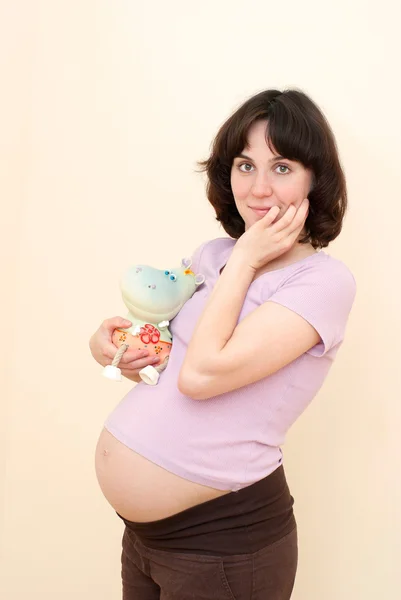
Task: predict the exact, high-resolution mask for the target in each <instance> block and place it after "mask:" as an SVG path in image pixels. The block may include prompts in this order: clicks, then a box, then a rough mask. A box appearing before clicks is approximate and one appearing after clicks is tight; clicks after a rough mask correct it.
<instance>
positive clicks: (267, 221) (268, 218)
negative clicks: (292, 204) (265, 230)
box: [257, 206, 280, 227]
mask: <svg viewBox="0 0 401 600" xmlns="http://www.w3.org/2000/svg"><path fill="white" fill-rule="evenodd" d="M279 212H280V208H279V207H278V206H272V208H271V209H270V210H268V211H267V213H266V214H265V216H264V217H262V218H261V219H260V220H259V221H257V223H262V225H263V226H264V227H268V226H269V225H271V223H273V221H274V219H275V218H276V217H277V215H278V214H279Z"/></svg>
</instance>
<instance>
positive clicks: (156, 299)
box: [103, 258, 205, 385]
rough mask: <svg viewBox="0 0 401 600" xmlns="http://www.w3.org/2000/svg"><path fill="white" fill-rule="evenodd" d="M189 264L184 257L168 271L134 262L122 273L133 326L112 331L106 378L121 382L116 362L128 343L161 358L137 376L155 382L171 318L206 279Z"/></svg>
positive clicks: (167, 350)
mask: <svg viewBox="0 0 401 600" xmlns="http://www.w3.org/2000/svg"><path fill="white" fill-rule="evenodd" d="M191 265H192V261H191V259H190V258H183V259H182V261H181V265H180V266H179V267H178V268H177V269H173V270H171V271H170V270H160V269H155V268H154V267H149V266H147V265H135V266H133V267H131V268H130V269H128V270H127V271H126V272H125V273H124V274H123V276H122V278H121V283H120V287H121V292H122V298H123V301H124V304H125V305H126V307H127V308H128V311H129V312H128V315H127V319H128V320H129V321H131V322H132V326H131V327H130V328H128V329H116V330H115V331H114V334H113V342H114V344H115V345H116V346H119V350H118V351H117V354H116V356H115V358H114V360H113V362H112V364H111V365H108V366H107V367H105V369H104V371H103V374H104V375H105V377H108V378H109V379H114V380H116V381H121V370H120V369H118V368H117V365H118V363H119V361H120V359H121V356H122V355H123V354H124V352H125V350H126V349H127V348H128V347H130V346H131V347H133V348H136V349H144V348H146V350H148V352H149V354H150V356H152V355H153V354H154V355H155V356H158V357H159V358H160V363H159V364H158V365H157V367H152V366H151V365H149V366H147V367H145V368H144V369H141V371H140V372H139V376H140V377H141V379H142V381H144V382H145V383H147V384H149V385H156V384H157V382H158V380H159V374H160V373H161V372H162V371H163V370H164V369H165V368H166V366H167V362H168V359H169V354H170V351H171V346H172V336H171V333H170V331H169V329H168V326H169V324H170V321H171V319H173V318H174V317H175V316H176V315H177V314H178V313H179V311H180V310H181V308H182V307H183V305H184V304H185V302H186V301H187V300H189V298H191V296H192V295H193V294H194V293H195V291H196V289H197V288H198V287H199V286H200V285H202V283H204V281H205V277H204V276H203V275H201V274H195V273H194V272H193V271H192V270H191Z"/></svg>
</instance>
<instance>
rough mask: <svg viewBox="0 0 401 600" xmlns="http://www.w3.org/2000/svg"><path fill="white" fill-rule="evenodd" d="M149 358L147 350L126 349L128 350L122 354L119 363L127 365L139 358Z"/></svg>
mask: <svg viewBox="0 0 401 600" xmlns="http://www.w3.org/2000/svg"><path fill="white" fill-rule="evenodd" d="M147 357H149V351H148V350H143V349H141V350H134V349H132V348H128V350H126V351H125V352H124V354H123V355H122V358H121V361H120V362H121V363H123V364H129V363H133V362H135V361H136V360H139V359H140V358H147Z"/></svg>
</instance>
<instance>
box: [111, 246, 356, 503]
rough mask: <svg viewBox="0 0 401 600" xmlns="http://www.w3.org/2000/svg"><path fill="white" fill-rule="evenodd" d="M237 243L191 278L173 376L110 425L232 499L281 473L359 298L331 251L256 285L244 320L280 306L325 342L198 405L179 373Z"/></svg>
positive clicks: (153, 456) (132, 401) (128, 401)
mask: <svg viewBox="0 0 401 600" xmlns="http://www.w3.org/2000/svg"><path fill="white" fill-rule="evenodd" d="M235 243H236V240H233V239H231V238H227V237H225V238H217V239H215V240H211V241H209V242H206V243H204V244H202V246H200V248H198V249H197V251H196V252H195V254H194V256H193V265H192V269H193V270H194V272H195V273H202V274H203V275H204V276H205V277H206V281H205V283H204V284H202V285H201V286H200V287H199V288H198V289H197V291H196V292H195V294H194V295H193V296H192V298H191V299H190V300H188V302H187V303H186V304H185V305H184V306H183V308H182V309H181V311H180V313H179V314H178V315H177V316H176V317H175V318H174V319H173V320H172V321H171V324H170V331H171V333H172V335H173V347H172V350H171V354H170V360H169V363H168V366H167V369H166V370H165V371H163V372H162V373H161V375H160V379H159V383H158V384H157V385H156V386H150V385H147V384H145V383H139V384H137V385H136V386H135V387H134V388H133V389H132V390H131V391H130V392H128V394H127V395H126V396H125V397H124V398H123V399H122V400H121V402H120V403H119V404H118V406H117V407H116V408H115V410H114V411H113V412H112V413H111V414H110V416H109V417H108V419H107V420H106V422H105V427H106V428H107V429H108V430H109V431H110V433H112V434H113V435H114V436H115V437H116V438H117V439H118V440H120V441H121V442H122V443H123V444H125V445H126V446H128V447H129V448H131V449H132V450H134V451H135V452H137V453H139V454H141V455H142V456H144V457H146V458H147V459H149V460H151V461H152V462H154V463H156V464H157V465H159V466H161V467H163V468H165V469H167V470H168V471H170V472H172V473H175V474H177V475H179V476H181V477H183V478H185V479H188V480H190V481H194V482H197V483H200V484H203V485H208V486H211V487H213V488H216V489H219V490H231V491H237V490H239V489H241V488H243V487H246V486H248V485H251V484H252V483H255V482H256V481H259V480H260V479H262V478H263V477H266V476H267V475H269V474H270V473H271V472H273V471H274V470H275V469H276V468H277V467H278V466H280V464H281V461H282V452H281V449H280V446H281V445H282V444H283V443H284V440H285V435H286V432H287V431H288V429H289V428H290V427H291V425H292V424H293V423H294V421H295V420H296V419H297V418H298V417H299V415H300V414H301V413H302V412H303V411H304V410H305V408H306V407H307V406H308V404H309V403H310V402H311V400H312V399H313V397H314V396H315V395H316V393H317V392H318V390H319V389H320V387H321V386H322V384H323V382H324V380H325V377H326V375H327V373H328V371H329V369H330V367H331V365H332V362H333V360H334V357H335V355H336V353H337V351H338V349H339V347H340V345H341V343H342V341H343V339H344V333H345V328H346V323H347V320H348V315H349V313H350V310H351V307H352V304H353V301H354V297H355V291H356V286H355V280H354V277H353V275H352V274H351V272H350V271H349V269H348V268H347V267H346V266H345V265H344V263H342V262H341V261H339V260H337V259H335V258H333V257H331V256H329V255H328V254H326V253H325V252H324V251H320V252H317V253H316V254H313V255H311V256H308V257H306V258H304V259H301V260H299V261H298V262H296V263H294V264H292V265H289V266H287V267H284V268H281V269H277V270H275V271H270V272H267V273H265V274H263V275H261V276H260V277H258V278H257V279H255V281H253V282H252V284H251V285H250V287H249V289H248V293H247V295H246V298H245V301H244V304H243V308H242V310H241V313H240V316H239V321H241V320H242V319H243V318H244V317H246V316H247V315H248V314H249V313H250V312H251V311H252V310H254V309H255V308H257V307H258V306H260V305H261V304H262V303H263V302H267V301H270V302H277V303H279V304H282V305H283V306H286V307H288V308H289V309H291V310H293V311H295V312H296V313H298V314H299V315H301V316H302V317H303V318H304V319H306V320H307V321H308V322H309V323H311V325H313V327H314V328H315V329H316V330H317V331H318V333H319V335H320V337H321V341H320V342H319V343H318V344H317V345H316V346H315V347H314V348H312V349H311V350H309V351H308V352H306V353H305V354H303V355H302V356H300V357H299V358H298V359H296V360H295V361H293V362H292V363H290V364H289V365H287V366H286V367H283V368H282V369H280V370H279V371H277V372H276V373H274V374H273V375H271V376H269V377H265V378H263V379H261V380H259V381H256V382H255V383H251V384H249V385H246V386H244V387H242V388H239V389H237V390H234V391H231V392H227V393H225V394H221V395H219V396H215V397H212V398H209V399H206V400H193V399H191V398H189V397H187V396H185V395H183V394H181V393H180V391H179V390H178V388H177V380H178V374H179V371H180V368H181V365H182V363H183V359H184V356H185V353H186V349H187V346H188V343H189V341H190V339H191V336H192V333H193V330H194V328H195V325H196V322H197V319H198V317H199V316H200V315H201V313H202V311H203V309H204V306H205V303H206V301H207V299H208V296H209V295H210V293H211V290H212V288H213V286H214V284H215V283H216V280H217V278H218V276H219V272H220V270H221V268H222V267H223V266H224V265H225V264H226V262H227V260H228V258H229V256H230V254H231V252H232V250H233V248H234V245H235ZM258 334H260V331H259V332H258ZM265 334H266V336H268V335H269V332H268V331H266V332H265ZM250 335H252V332H250ZM273 351H274V349H273ZM238 360H241V357H240V356H239V357H238Z"/></svg>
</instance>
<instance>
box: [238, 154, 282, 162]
mask: <svg viewBox="0 0 401 600" xmlns="http://www.w3.org/2000/svg"><path fill="white" fill-rule="evenodd" d="M234 158H245V159H246V160H250V161H251V162H253V159H252V158H251V157H250V156H247V155H246V154H238V156H235V157H234ZM277 160H289V158H285V156H280V155H278V156H274V157H273V158H271V159H270V160H269V161H268V162H269V163H273V162H276V161H277Z"/></svg>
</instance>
